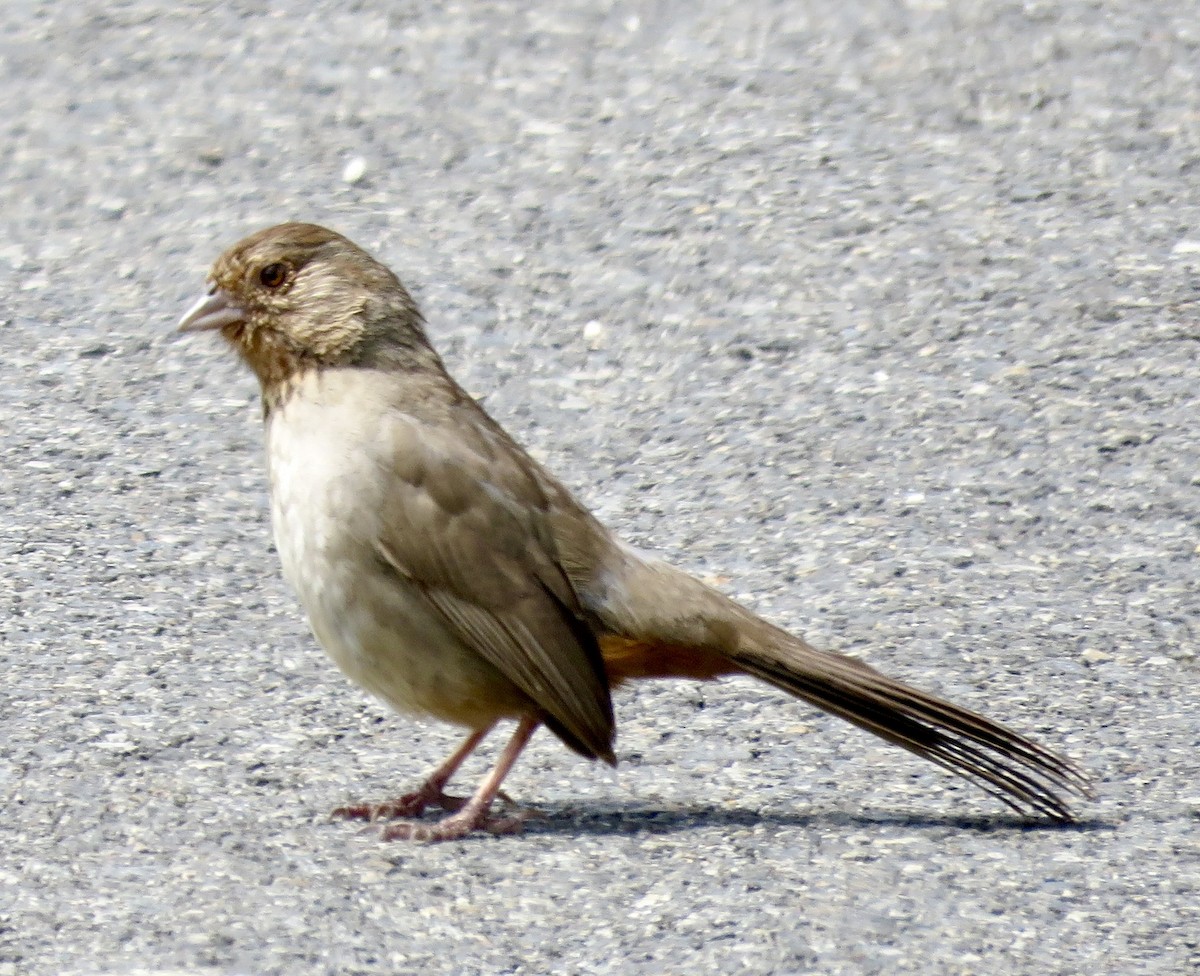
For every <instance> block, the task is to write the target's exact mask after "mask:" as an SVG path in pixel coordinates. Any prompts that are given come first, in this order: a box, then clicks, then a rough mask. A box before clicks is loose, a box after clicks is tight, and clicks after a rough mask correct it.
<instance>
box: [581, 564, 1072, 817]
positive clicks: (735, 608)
mask: <svg viewBox="0 0 1200 976" xmlns="http://www.w3.org/2000/svg"><path fill="white" fill-rule="evenodd" d="M607 557H608V559H609V560H610V566H609V569H608V571H607V572H606V573H605V574H604V575H603V577H602V582H604V584H605V585H604V586H602V587H599V588H597V589H596V590H594V591H592V592H590V593H589V592H587V591H585V603H586V604H587V605H588V607H589V609H590V610H591V611H592V613H594V614H595V615H596V624H597V626H598V629H600V630H601V631H602V632H603V633H604V634H605V635H607V636H606V637H604V638H602V640H601V645H602V653H603V656H604V660H605V667H606V669H607V670H608V674H609V679H610V681H613V682H614V683H619V682H620V681H623V680H627V679H630V678H634V679H640V678H667V677H681V678H699V679H704V678H712V677H716V676H718V675H721V674H728V673H733V672H739V671H740V672H744V673H747V674H752V675H754V676H755V677H757V678H760V679H762V680H763V681H766V682H768V683H770V684H772V685H774V686H775V687H777V688H780V689H782V690H783V691H786V692H787V693H788V694H791V695H794V696H795V697H797V698H801V699H803V700H804V701H807V702H809V703H811V704H813V705H816V706H817V707H818V708H822V709H824V710H825V711H827V712H831V713H832V714H834V715H836V716H838V717H839V718H842V719H845V720H846V721H847V722H851V723H853V724H854V725H857V726H859V727H860V728H862V729H866V730H867V731H868V732H872V733H874V734H875V735H877V736H879V737H880V738H881V739H885V740H886V741H888V742H891V743H894V744H895V745H898V746H900V747H901V748H904V749H907V750H908V751H909V752H912V753H915V754H916V755H918V756H920V757H922V758H923V759H928V760H929V761H930V762H933V763H936V764H937V765H939V766H942V767H943V768H945V769H948V770H950V771H951V772H953V773H956V774H958V775H960V776H963V777H965V778H966V779H968V780H971V781H973V782H974V783H975V784H976V785H978V786H980V787H982V788H983V789H984V790H986V791H987V792H988V793H991V794H992V795H993V796H995V797H997V798H998V799H1000V800H1001V801H1003V802H1004V803H1006V804H1007V805H1008V806H1009V807H1011V808H1012V809H1014V810H1016V811H1018V812H1020V813H1030V812H1032V813H1040V814H1042V815H1044V816H1047V817H1050V818H1051V819H1053V820H1058V821H1066V822H1070V821H1073V820H1074V819H1075V817H1074V814H1073V813H1072V811H1071V806H1070V802H1069V800H1070V798H1071V797H1072V796H1075V797H1091V795H1092V792H1091V787H1090V780H1089V778H1088V776H1087V774H1086V773H1084V772H1083V771H1082V770H1081V769H1079V767H1077V766H1076V765H1075V764H1074V763H1072V762H1071V761H1070V760H1068V759H1065V758H1063V757H1062V756H1059V755H1056V754H1055V753H1053V752H1051V751H1050V750H1049V749H1046V748H1044V747H1042V746H1040V745H1038V744H1037V743H1035V742H1033V741H1031V740H1030V739H1027V738H1025V736H1023V735H1020V734H1019V733H1017V732H1014V731H1013V730H1012V729H1009V728H1006V727H1005V726H1003V725H1001V724H1000V723H999V722H995V721H993V720H991V719H989V718H985V717H984V716H983V715H979V714H977V713H976V712H972V711H970V710H969V709H966V708H962V707H961V706H959V705H954V704H952V703H950V702H947V701H943V700H942V699H940V698H938V697H936V696H935V695H931V694H929V693H928V692H924V691H921V690H920V689H918V688H913V687H911V686H909V685H906V684H904V683H903V682H900V681H896V680H894V679H892V678H889V677H887V676H886V675H883V674H880V673H879V672H878V671H876V670H875V669H874V668H873V667H871V666H870V665H869V664H865V663H864V662H862V661H858V660H855V659H854V658H850V657H846V656H845V655H842V654H834V653H831V652H829V651H820V650H817V649H816V648H813V647H810V646H809V645H808V644H806V643H805V642H804V641H803V640H801V639H800V638H798V637H794V636H792V635H791V634H789V633H788V632H787V631H784V630H781V629H780V628H778V627H776V626H774V625H773V624H769V623H767V622H766V621H765V620H763V619H762V618H761V617H759V616H757V615H756V614H754V613H752V612H751V611H750V610H748V609H746V608H745V607H743V606H741V605H740V604H738V603H736V602H735V601H733V600H731V599H730V598H729V597H727V596H725V595H724V594H722V593H719V592H718V591H716V590H714V589H712V588H711V587H709V586H706V585H705V584H704V583H702V582H700V581H699V580H697V579H695V578H694V577H692V576H689V575H688V574H687V573H683V572H680V571H679V570H677V569H674V568H673V567H671V566H668V565H667V564H665V563H662V562H659V561H657V560H647V559H643V558H641V557H640V556H638V555H637V554H636V553H634V552H633V551H632V550H629V549H627V548H626V547H622V546H617V545H614V546H613V548H612V549H611V550H609V552H608V553H607Z"/></svg>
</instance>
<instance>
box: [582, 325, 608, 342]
mask: <svg viewBox="0 0 1200 976" xmlns="http://www.w3.org/2000/svg"><path fill="white" fill-rule="evenodd" d="M606 331H607V330H606V329H605V328H604V326H603V325H602V324H601V323H600V322H597V321H596V320H595V319H593V320H592V321H591V322H589V323H588V324H587V325H585V326H584V327H583V341H584V342H586V343H587V344H588V345H589V346H591V347H592V348H593V349H597V348H599V347H600V346H602V345H604V337H605V332H606Z"/></svg>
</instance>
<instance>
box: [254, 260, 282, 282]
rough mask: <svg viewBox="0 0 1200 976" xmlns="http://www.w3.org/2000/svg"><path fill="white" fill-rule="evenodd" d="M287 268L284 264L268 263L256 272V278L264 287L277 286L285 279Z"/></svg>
mask: <svg viewBox="0 0 1200 976" xmlns="http://www.w3.org/2000/svg"><path fill="white" fill-rule="evenodd" d="M287 274H288V268H287V265H286V264H280V263H279V262H276V263H275V264H268V265H267V266H266V267H265V268H263V269H262V270H261V271H260V272H259V273H258V280H259V281H261V282H262V284H263V287H264V288H278V287H279V286H280V285H282V284H283V283H284V282H285V281H287Z"/></svg>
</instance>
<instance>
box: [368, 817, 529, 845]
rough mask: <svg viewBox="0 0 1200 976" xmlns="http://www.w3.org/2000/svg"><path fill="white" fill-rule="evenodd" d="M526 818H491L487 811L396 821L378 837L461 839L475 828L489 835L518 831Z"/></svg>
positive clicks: (430, 839) (387, 826) (425, 840)
mask: <svg viewBox="0 0 1200 976" xmlns="http://www.w3.org/2000/svg"><path fill="white" fill-rule="evenodd" d="M525 820H526V817H525V816H523V815H521V814H514V815H508V816H503V817H493V816H491V815H490V814H486V813H485V814H481V815H474V814H467V815H466V816H463V815H462V814H455V815H454V816H451V817H446V818H445V819H444V820H439V821H437V823H422V822H421V821H419V820H397V821H395V822H393V823H389V824H387V825H386V826H385V827H384V828H383V829H382V830H381V831H380V837H381V839H383V840H385V841H391V840H414V841H423V842H426V843H436V842H438V841H444V840H461V839H462V838H464V837H466V836H467V835H468V834H472V833H474V832H475V831H476V830H484V831H487V832H488V833H489V834H497V835H499V834H519V833H520V832H521V831H522V830H523V829H524V828H525Z"/></svg>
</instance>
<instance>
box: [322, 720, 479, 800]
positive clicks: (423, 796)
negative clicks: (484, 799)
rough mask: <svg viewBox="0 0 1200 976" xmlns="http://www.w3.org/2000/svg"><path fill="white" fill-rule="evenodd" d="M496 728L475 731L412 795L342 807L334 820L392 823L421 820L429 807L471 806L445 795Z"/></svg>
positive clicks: (463, 798) (456, 797)
mask: <svg viewBox="0 0 1200 976" xmlns="http://www.w3.org/2000/svg"><path fill="white" fill-rule="evenodd" d="M495 727H496V724H495V723H494V722H493V723H492V724H491V725H489V726H487V727H486V728H483V729H480V730H479V731H477V732H472V733H471V734H470V735H468V736H467V737H466V738H465V739H464V740H463V742H462V744H461V745H460V746H459V747H458V748H457V749H455V750H454V752H452V753H450V755H449V756H448V757H447V758H446V761H445V762H443V763H442V764H441V765H440V766H438V768H437V769H435V770H434V771H433V772H432V773H430V774H429V778H428V779H426V780H425V782H424V783H422V784H421V785H420V786H418V787H417V788H416V789H415V790H413V791H412V792H411V793H405V794H404V795H403V796H401V797H397V798H396V799H395V800H388V801H387V802H386V803H356V804H352V805H350V806H345V807H338V808H337V809H336V810H334V811H333V813H331V814H330V816H332V817H338V818H340V819H342V820H390V819H392V818H393V817H419V816H420V815H421V814H422V813H424V812H425V808H426V807H429V806H438V807H441V808H442V809H443V810H451V811H453V810H460V809H462V807H463V806H465V805H466V803H467V798H466V797H461V796H449V795H448V794H446V793H445V789H446V784H447V783H449V782H450V777H451V776H453V775H454V774H455V773H456V772H458V767H459V766H461V765H462V764H463V763H464V762H465V761H466V758H467V757H468V756H469V755H471V753H472V752H474V751H475V749H476V748H477V747H478V746H479V743H481V742H482V741H483V740H484V738H485V737H486V736H487V734H488V733H489V732H491V731H492V729H494V728H495Z"/></svg>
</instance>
